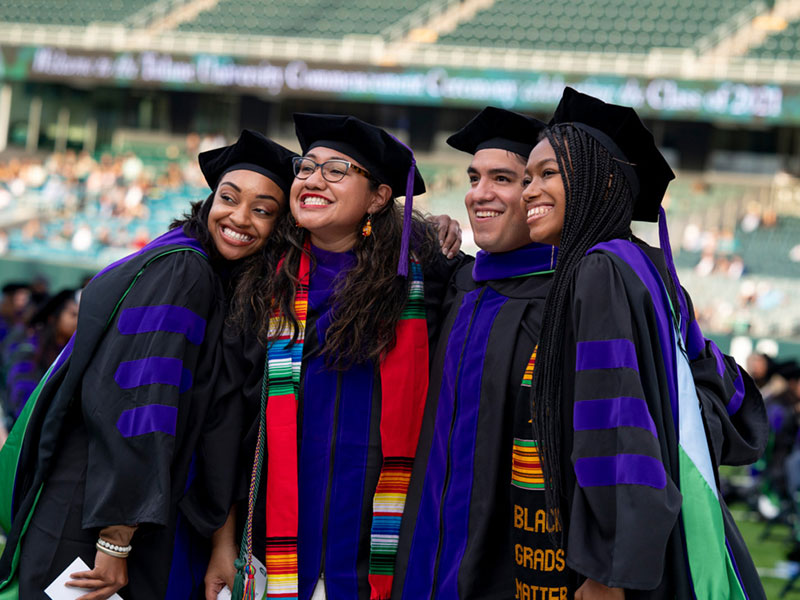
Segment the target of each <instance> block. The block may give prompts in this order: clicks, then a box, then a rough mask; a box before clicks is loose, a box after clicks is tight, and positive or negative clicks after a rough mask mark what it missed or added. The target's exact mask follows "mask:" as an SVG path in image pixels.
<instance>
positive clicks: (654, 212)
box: [549, 87, 675, 223]
mask: <svg viewBox="0 0 800 600" xmlns="http://www.w3.org/2000/svg"><path fill="white" fill-rule="evenodd" d="M561 123H572V124H573V125H575V126H576V127H578V128H579V129H582V130H584V131H585V132H586V133H588V134H589V135H591V136H592V137H593V138H594V139H595V140H597V141H598V142H599V143H600V144H601V145H602V146H603V147H604V148H605V149H606V150H608V151H609V152H610V153H611V155H612V156H613V157H614V158H616V159H617V160H618V161H619V164H620V167H621V168H622V172H623V173H624V174H625V178H626V179H627V180H628V183H629V184H630V187H631V192H632V193H633V219H634V220H635V221H650V222H653V223H655V222H656V221H658V215H659V207H660V206H661V200H662V199H663V198H664V193H665V192H666V191H667V185H668V184H669V182H670V181H671V180H673V179H675V174H674V173H673V172H672V169H670V167H669V165H668V164H667V161H666V159H665V158H664V156H663V155H662V154H661V152H660V151H659V149H658V147H657V146H656V143H655V140H654V139H653V134H652V133H651V132H650V130H649V129H647V127H645V126H644V123H642V121H641V119H639V116H638V115H637V114H636V111H634V110H633V109H632V108H630V107H627V106H618V105H616V104H608V103H606V102H603V101H602V100H600V99H598V98H594V97H593V96H588V95H586V94H582V93H580V92H578V91H576V90H574V89H572V88H570V87H568V88H565V89H564V95H563V96H561V101H560V102H559V103H558V106H557V107H556V111H555V113H554V114H553V118H552V119H551V120H550V123H549V124H550V125H558V124H561Z"/></svg>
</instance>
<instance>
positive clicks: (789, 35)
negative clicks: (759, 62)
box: [748, 20, 800, 60]
mask: <svg viewBox="0 0 800 600" xmlns="http://www.w3.org/2000/svg"><path fill="white" fill-rule="evenodd" d="M748 56H753V57H756V58H779V59H793V60H796V59H797V58H798V57H800V20H798V21H794V22H793V23H790V24H789V25H788V26H787V27H786V29H784V30H783V31H780V32H778V33H775V34H773V35H769V36H767V38H766V39H765V40H764V43H762V44H761V45H760V46H758V47H756V48H753V49H751V50H750V52H749V53H748Z"/></svg>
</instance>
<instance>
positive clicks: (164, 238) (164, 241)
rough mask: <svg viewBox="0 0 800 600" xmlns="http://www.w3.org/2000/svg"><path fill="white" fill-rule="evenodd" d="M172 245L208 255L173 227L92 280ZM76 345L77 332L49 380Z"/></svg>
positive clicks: (52, 370) (59, 358) (198, 243)
mask: <svg viewBox="0 0 800 600" xmlns="http://www.w3.org/2000/svg"><path fill="white" fill-rule="evenodd" d="M170 245H177V246H186V247H188V248H193V249H195V250H197V251H198V252H201V253H202V254H203V256H205V255H206V253H205V251H204V250H203V247H202V246H201V245H200V242H199V241H197V240H196V239H195V238H193V237H189V236H188V235H186V234H185V233H184V232H183V229H182V228H180V227H178V228H177V229H172V230H170V231H168V232H167V233H165V234H163V235H160V236H159V237H157V238H156V239H154V240H153V241H152V242H150V243H149V244H147V245H146V246H145V247H144V248H142V249H141V250H139V251H138V252H134V253H133V254H129V255H128V256H126V257H124V258H121V259H119V260H118V261H115V262H113V263H111V264H110V265H108V266H107V267H105V268H104V269H103V270H102V271H100V272H99V273H98V274H97V275H95V276H94V277H92V281H94V280H95V279H97V278H98V277H100V276H101V275H104V274H105V273H108V272H109V271H110V270H111V269H113V268H115V267H118V266H120V265H122V264H124V263H126V262H128V261H129V260H131V259H132V258H135V257H137V256H140V255H142V254H144V253H145V252H149V251H150V250H153V249H156V248H163V247H165V246H170ZM74 347H75V334H74V333H73V334H72V337H71V338H70V339H69V342H67V345H66V346H65V347H64V349H63V350H62V351H61V354H59V355H58V358H57V359H56V362H55V365H54V366H53V368H52V369H51V370H50V374H49V375H48V377H47V379H48V381H49V380H50V378H51V377H52V376H53V375H54V374H55V373H56V371H58V370H59V369H60V368H61V367H62V366H63V365H64V363H65V362H67V359H68V358H69V357H70V355H71V354H72V350H73V348H74Z"/></svg>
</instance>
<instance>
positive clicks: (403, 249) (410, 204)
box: [397, 148, 417, 277]
mask: <svg viewBox="0 0 800 600" xmlns="http://www.w3.org/2000/svg"><path fill="white" fill-rule="evenodd" d="M409 150H410V148H409ZM411 156H412V158H411V167H410V168H409V169H408V179H407V180H406V204H405V208H404V209H403V237H402V238H401V242H400V262H398V263H397V274H398V275H402V276H403V277H408V247H409V246H410V245H411V216H412V213H413V211H414V174H415V171H416V166H417V161H416V159H415V158H413V156H414V155H413V154H412V155H411Z"/></svg>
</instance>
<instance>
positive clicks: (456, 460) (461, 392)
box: [436, 288, 508, 598]
mask: <svg viewBox="0 0 800 600" xmlns="http://www.w3.org/2000/svg"><path fill="white" fill-rule="evenodd" d="M507 301H508V298H506V297H505V296H501V295H500V294H498V293H497V292H495V291H494V290H493V289H491V288H486V291H485V293H484V295H483V299H482V300H481V303H480V305H479V306H478V309H477V311H476V314H475V317H474V319H473V323H472V328H471V330H470V333H469V338H468V340H467V349H466V352H465V353H464V358H463V359H462V363H461V374H460V377H459V382H458V392H457V393H458V400H457V404H456V412H455V414H454V419H455V421H456V426H455V427H454V428H453V436H452V443H451V453H450V456H451V471H450V485H449V489H448V490H447V492H446V497H445V499H444V505H445V512H444V516H443V521H442V523H441V526H442V530H443V531H444V532H445V537H444V540H445V541H444V544H443V545H442V554H441V558H440V560H439V574H438V581H439V583H438V586H437V587H438V589H437V592H436V593H437V597H439V598H458V597H459V596H458V571H459V568H460V566H461V559H462V558H463V557H464V551H465V550H466V548H467V537H468V531H469V509H470V506H471V503H472V480H473V475H472V473H473V468H474V464H475V441H476V440H475V437H476V435H477V430H478V416H479V415H478V412H479V409H480V405H481V381H482V378H483V364H484V361H485V359H486V350H487V346H488V343H489V333H490V332H491V330H492V325H493V324H494V320H495V318H496V317H497V313H498V312H500V309H501V308H502V307H503V305H504V304H505V303H506V302H507Z"/></svg>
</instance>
